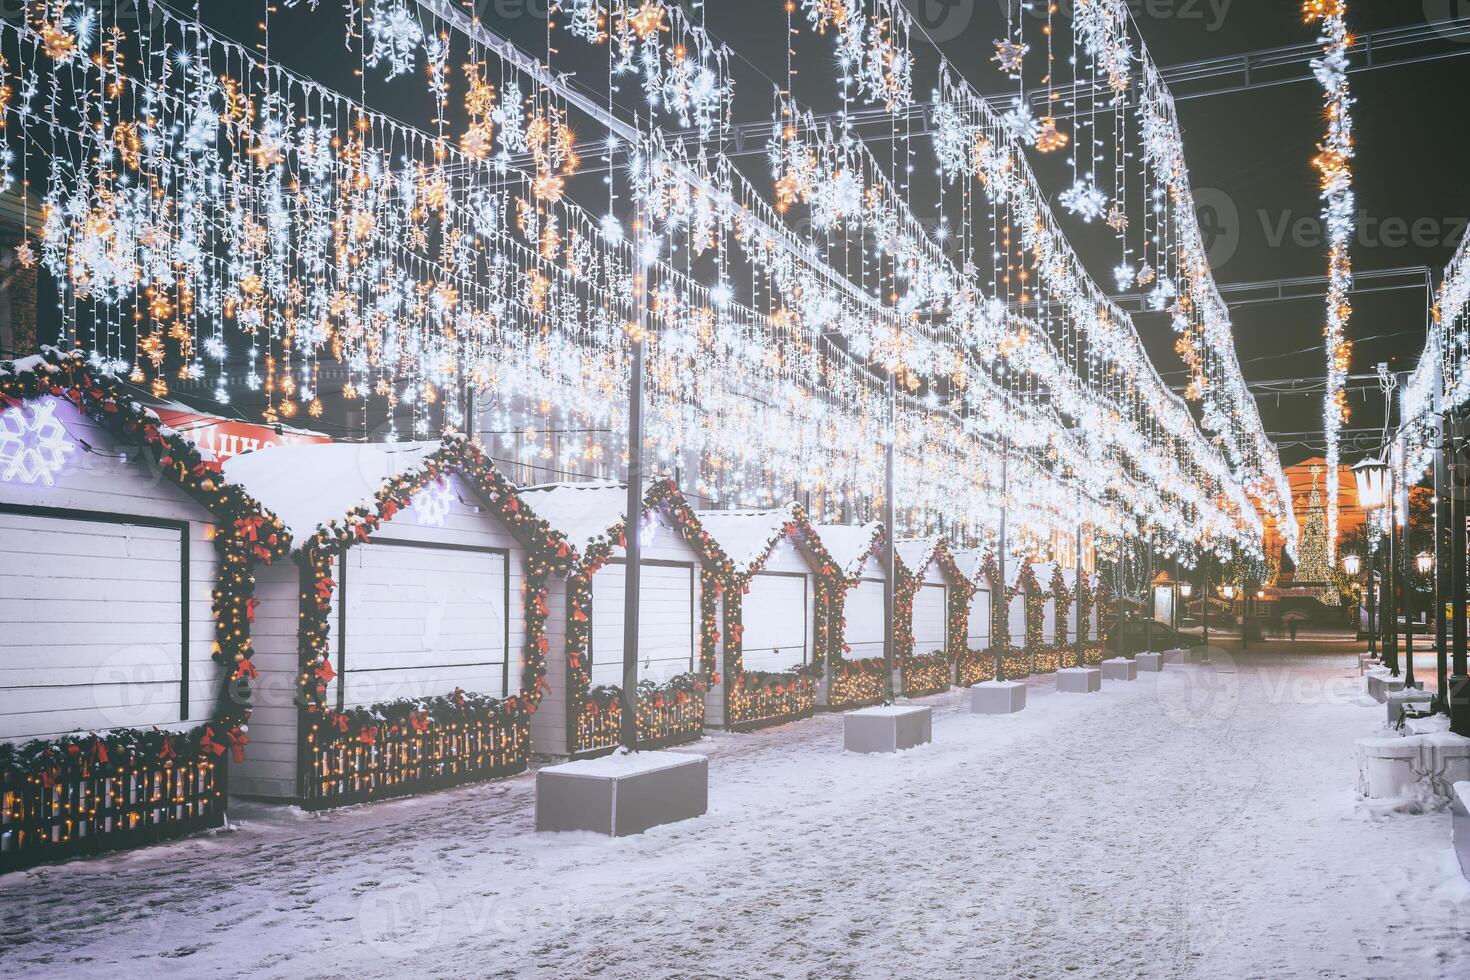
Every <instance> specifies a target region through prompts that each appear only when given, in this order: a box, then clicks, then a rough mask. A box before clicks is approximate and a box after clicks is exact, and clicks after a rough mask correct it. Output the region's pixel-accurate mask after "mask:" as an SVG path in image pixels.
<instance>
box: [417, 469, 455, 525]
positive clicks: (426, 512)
mask: <svg viewBox="0 0 1470 980" xmlns="http://www.w3.org/2000/svg"><path fill="white" fill-rule="evenodd" d="M453 508H454V490H453V489H451V488H450V486H449V484H448V483H446V482H445V481H444V480H437V481H435V482H434V483H430V484H429V485H428V486H427V487H425V488H424V489H423V491H422V492H420V493H419V495H418V497H416V498H415V499H414V502H413V509H414V511H415V512H416V513H417V515H418V522H419V525H420V526H422V527H443V526H444V522H445V521H447V520H448V519H449V512H450V511H451V510H452V509H453Z"/></svg>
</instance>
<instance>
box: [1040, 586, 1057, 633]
mask: <svg viewBox="0 0 1470 980" xmlns="http://www.w3.org/2000/svg"><path fill="white" fill-rule="evenodd" d="M1041 638H1042V640H1044V641H1045V642H1047V643H1056V642H1057V600H1056V597H1055V596H1048V597H1047V600H1046V602H1045V603H1043V604H1042V606H1041Z"/></svg>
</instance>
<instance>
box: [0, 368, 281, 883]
mask: <svg viewBox="0 0 1470 980" xmlns="http://www.w3.org/2000/svg"><path fill="white" fill-rule="evenodd" d="M285 543H286V542H285V533H284V531H283V530H282V529H281V527H280V525H279V523H278V522H277V521H276V520H275V518H274V517H273V516H271V515H269V514H267V513H265V512H264V511H262V510H261V509H260V507H259V505H258V504H257V503H256V502H255V501H253V500H251V499H250V498H249V497H248V496H247V495H246V494H244V493H243V492H242V491H241V490H240V489H239V488H238V487H233V486H229V485H227V484H226V482H225V481H224V480H223V479H222V478H221V477H220V474H219V472H218V466H217V465H216V464H215V463H214V462H213V458H212V457H211V456H209V455H208V454H205V453H203V452H201V451H200V450H198V449H197V448H196V447H195V446H194V445H193V444H192V443H190V442H189V441H188V440H187V439H185V438H183V437H182V436H181V435H180V434H179V433H178V432H175V431H174V430H172V429H170V428H168V427H167V426H164V425H163V424H162V423H161V422H160V420H159V418H158V416H157V415H156V414H154V413H153V412H152V411H151V410H149V409H146V408H144V407H142V406H141V405H139V404H138V403H137V402H136V401H134V400H133V399H132V398H131V397H130V396H129V395H128V394H127V393H125V392H124V391H122V390H121V389H120V388H119V386H118V385H117V384H116V383H115V382H114V381H113V380H112V379H111V378H109V377H107V376H105V375H94V374H93V373H92V372H91V371H90V369H89V368H88V367H87V363H86V361H85V359H84V358H83V357H82V355H81V354H80V353H77V354H63V353H60V352H58V351H55V350H51V349H47V350H45V351H44V352H43V353H42V354H41V355H37V356H33V357H29V358H25V359H23V360H20V361H17V362H0V800H3V804H0V870H8V869H10V868H16V867H24V866H28V865H31V864H36V863H40V862H42V861H47V860H53V859H56V858H62V857H68V856H71V855H74V854H84V853H93V852H96V851H100V850H106V849H110V848H116V847H128V846H134V845H136V844H139V843H145V842H148V841H152V840H157V839H160V838H163V837H169V836H174V835H177V834H181V833H187V832H189V831H192V830H197V829H200V828H202V827H208V826H215V825H217V824H219V823H220V822H222V820H223V819H224V811H225V802H226V800H225V794H226V781H227V780H226V771H227V769H228V767H229V766H230V765H231V764H232V763H233V762H235V761H237V760H238V759H239V758H240V756H241V753H242V751H243V748H244V746H245V744H246V741H247V739H248V734H247V732H248V722H249V720H250V712H249V702H250V697H249V694H250V687H251V683H250V677H249V672H250V656H251V646H250V644H251V637H250V629H251V625H250V621H249V609H250V608H251V606H250V603H251V591H250V589H251V581H250V578H249V576H248V574H247V567H248V563H249V562H268V561H272V560H276V559H280V558H283V557H284V555H285ZM288 564H289V563H288Z"/></svg>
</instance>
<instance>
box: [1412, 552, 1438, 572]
mask: <svg viewBox="0 0 1470 980" xmlns="http://www.w3.org/2000/svg"><path fill="white" fill-rule="evenodd" d="M1414 565H1415V567H1417V568H1418V569H1419V574H1420V575H1428V574H1429V573H1430V572H1432V571H1434V556H1433V555H1431V554H1430V553H1429V552H1427V551H1421V552H1419V555H1418V557H1416V558H1415V559H1414Z"/></svg>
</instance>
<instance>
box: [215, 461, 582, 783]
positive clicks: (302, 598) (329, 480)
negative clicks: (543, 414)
mask: <svg viewBox="0 0 1470 980" xmlns="http://www.w3.org/2000/svg"><path fill="white" fill-rule="evenodd" d="M226 473H227V475H228V476H229V477H230V478H232V479H234V480H237V481H239V482H240V484H241V485H242V486H245V487H248V488H250V490H251V492H252V493H254V494H257V495H259V497H260V498H262V499H264V500H270V501H271V506H273V507H274V508H279V510H280V513H281V515H282V520H283V521H284V522H285V524H286V526H287V527H288V528H289V529H290V530H291V533H292V539H293V549H294V553H295V556H296V558H297V564H296V567H286V566H280V567H275V568H271V569H269V570H265V571H262V572H261V573H259V575H258V578H259V585H258V591H257V597H258V599H259V601H260V606H259V608H258V609H257V611H256V651H257V653H256V658H255V664H256V669H257V670H258V671H259V673H260V676H261V679H262V688H263V690H264V692H265V695H264V696H263V697H262V698H261V699H260V703H259V704H258V706H257V709H256V718H255V724H254V725H253V727H252V732H251V736H252V737H251V749H252V751H251V753H250V758H249V760H248V761H247V762H246V763H245V764H244V765H243V766H238V767H236V770H235V772H234V773H233V777H232V784H231V785H232V788H233V789H234V791H235V792H237V793H241V794H245V795H250V796H258V797H266V798H272V799H292V800H297V801H299V802H301V803H302V805H304V806H308V807H325V806H337V805H342V804H344V803H352V802H361V801H363V800H370V799H378V798H382V797H385V796H396V795H402V794H405V793H411V792H417V791H421V790H425V789H432V788H435V787H439V786H443V785H449V784H453V783H457V782H463V781H466V780H470V779H477V778H489V777H492V776H497V775H504V774H507V773H511V772H517V771H519V770H521V769H523V768H524V767H525V765H526V763H527V761H528V760H529V758H530V723H529V722H530V716H531V710H532V707H533V702H534V700H535V697H536V688H537V682H538V680H539V678H540V675H541V669H542V667H541V657H542V653H541V650H540V647H542V646H544V644H543V643H542V642H541V641H540V637H541V629H542V623H541V620H542V619H543V618H544V617H543V616H542V614H541V613H540V612H539V610H540V609H541V605H540V604H543V603H544V599H543V598H541V597H540V596H539V594H538V592H537V591H536V590H535V589H532V588H529V587H528V582H527V569H528V561H529V552H530V549H538V551H545V550H546V549H547V548H551V549H555V547H556V542H555V539H554V537H553V536H550V535H548V533H547V531H546V530H545V526H544V525H541V524H540V523H539V522H537V521H536V520H535V518H534V515H533V514H531V513H530V512H529V511H528V510H527V509H526V508H525V507H524V505H523V504H522V503H521V502H520V501H519V500H518V499H517V497H516V494H515V491H514V489H513V488H512V487H510V485H509V484H508V483H507V482H506V481H505V480H504V479H503V478H502V477H501V476H500V474H499V473H498V472H496V471H495V470H494V468H493V467H491V466H490V464H489V463H488V462H487V461H486V460H485V458H484V457H483V456H482V455H481V454H480V453H479V451H478V450H477V449H476V448H475V447H473V446H472V445H470V444H468V443H466V442H465V441H464V440H462V439H458V438H452V437H451V438H447V439H445V440H444V441H443V442H421V443H394V444H381V443H374V444H336V445H320V446H280V447H271V448H267V449H262V450H258V451H256V452H252V453H247V454H245V455H242V456H237V457H235V458H233V459H231V460H230V461H229V462H228V463H227V464H226ZM533 647H534V649H533ZM528 668H529V670H528ZM298 702H301V703H300V704H298Z"/></svg>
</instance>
